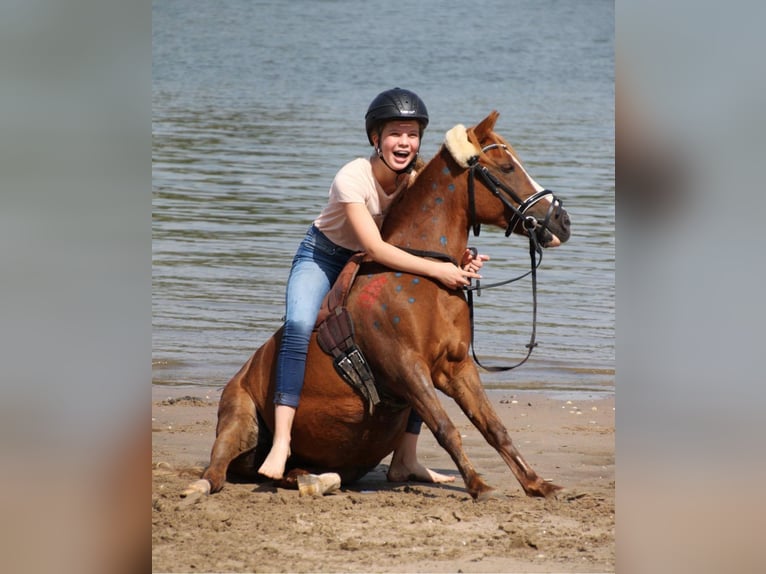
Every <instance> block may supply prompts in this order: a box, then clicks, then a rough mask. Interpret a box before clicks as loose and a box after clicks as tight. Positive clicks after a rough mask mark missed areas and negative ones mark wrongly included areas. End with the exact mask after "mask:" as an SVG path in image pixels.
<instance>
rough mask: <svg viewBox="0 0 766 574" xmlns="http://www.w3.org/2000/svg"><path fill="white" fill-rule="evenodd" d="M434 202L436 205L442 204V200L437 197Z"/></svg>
mask: <svg viewBox="0 0 766 574" xmlns="http://www.w3.org/2000/svg"><path fill="white" fill-rule="evenodd" d="M434 201H435V202H436V205H441V204H442V203H444V199H443V198H441V197H437V198H436V199H435V200H434Z"/></svg>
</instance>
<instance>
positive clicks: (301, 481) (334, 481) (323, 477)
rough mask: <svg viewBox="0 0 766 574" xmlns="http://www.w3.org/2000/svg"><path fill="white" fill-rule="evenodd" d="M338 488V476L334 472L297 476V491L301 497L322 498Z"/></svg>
mask: <svg viewBox="0 0 766 574" xmlns="http://www.w3.org/2000/svg"><path fill="white" fill-rule="evenodd" d="M339 488H340V475H339V474H337V473H335V472H326V473H324V474H320V475H316V474H301V475H300V476H298V491H299V492H300V495H301V496H322V495H323V494H328V493H330V492H333V491H335V490H338V489H339Z"/></svg>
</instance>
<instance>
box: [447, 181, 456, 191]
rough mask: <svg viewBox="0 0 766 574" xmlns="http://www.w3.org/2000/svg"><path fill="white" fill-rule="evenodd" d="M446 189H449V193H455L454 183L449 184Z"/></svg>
mask: <svg viewBox="0 0 766 574" xmlns="http://www.w3.org/2000/svg"><path fill="white" fill-rule="evenodd" d="M447 189H449V190H450V191H455V184H454V183H450V184H449V185H448V186H447Z"/></svg>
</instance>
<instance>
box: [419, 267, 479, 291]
mask: <svg viewBox="0 0 766 574" xmlns="http://www.w3.org/2000/svg"><path fill="white" fill-rule="evenodd" d="M431 276H432V277H433V278H434V279H436V280H437V281H439V282H441V283H442V284H443V285H444V286H445V287H448V288H450V289H458V288H460V287H462V286H464V285H470V284H471V279H481V275H479V274H478V273H476V272H475V271H469V270H467V269H463V268H461V267H458V266H457V265H455V264H453V263H450V262H448V261H443V262H439V263H436V271H435V272H434V273H433V275H431Z"/></svg>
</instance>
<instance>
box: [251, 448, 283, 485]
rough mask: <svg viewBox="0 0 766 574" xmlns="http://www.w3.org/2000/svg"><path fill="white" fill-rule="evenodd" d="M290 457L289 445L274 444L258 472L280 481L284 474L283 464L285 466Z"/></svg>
mask: <svg viewBox="0 0 766 574" xmlns="http://www.w3.org/2000/svg"><path fill="white" fill-rule="evenodd" d="M289 456H290V446H289V444H281V443H279V444H278V443H274V444H273V445H271V450H270V451H269V455H268V456H267V457H266V460H264V461H263V464H262V465H261V468H259V469H258V472H259V473H260V474H262V475H264V476H268V477H269V478H273V479H274V480H279V479H281V478H282V477H283V476H284V474H285V464H287V458H288V457H289Z"/></svg>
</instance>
